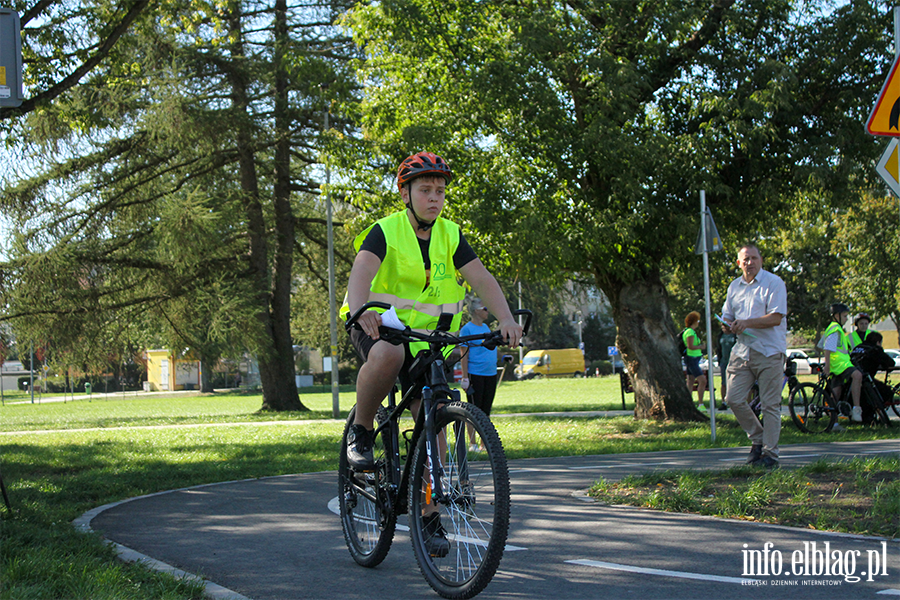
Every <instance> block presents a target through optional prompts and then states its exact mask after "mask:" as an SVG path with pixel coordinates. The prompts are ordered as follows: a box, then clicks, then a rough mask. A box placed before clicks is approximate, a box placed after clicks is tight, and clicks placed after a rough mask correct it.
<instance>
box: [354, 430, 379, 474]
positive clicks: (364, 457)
mask: <svg viewBox="0 0 900 600" xmlns="http://www.w3.org/2000/svg"><path fill="white" fill-rule="evenodd" d="M347 462H348V463H350V466H351V467H352V468H353V469H356V470H357V471H371V470H372V469H374V468H375V456H374V455H373V454H372V432H371V431H369V430H368V429H366V426H365V425H357V424H355V423H354V424H353V425H351V426H350V431H349V432H348V433H347Z"/></svg>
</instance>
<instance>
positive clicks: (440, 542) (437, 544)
mask: <svg viewBox="0 0 900 600" xmlns="http://www.w3.org/2000/svg"><path fill="white" fill-rule="evenodd" d="M422 523H423V525H424V527H423V529H424V532H425V549H426V550H428V554H429V555H430V556H434V557H436V558H444V557H445V556H447V554H449V553H450V542H449V541H447V531H446V530H445V529H444V526H443V525H441V513H433V514H430V515H426V516H424V517H422Z"/></svg>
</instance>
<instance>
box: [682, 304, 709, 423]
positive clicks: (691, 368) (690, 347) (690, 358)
mask: <svg viewBox="0 0 900 600" xmlns="http://www.w3.org/2000/svg"><path fill="white" fill-rule="evenodd" d="M699 326H700V313H698V312H697V311H696V310H695V311H693V312H691V313H689V314H688V316H686V317H685V318H684V331H682V332H681V337H682V338H683V339H684V348H685V351H684V368H685V369H686V370H687V389H688V394H690V395H691V396H693V395H694V382H695V381H696V382H697V408H699V409H700V410H706V407H705V406H703V394H704V393H706V375H704V374H703V370H702V369H701V368H700V359H701V358H703V346H701V345H700V336H698V335H697V327H699Z"/></svg>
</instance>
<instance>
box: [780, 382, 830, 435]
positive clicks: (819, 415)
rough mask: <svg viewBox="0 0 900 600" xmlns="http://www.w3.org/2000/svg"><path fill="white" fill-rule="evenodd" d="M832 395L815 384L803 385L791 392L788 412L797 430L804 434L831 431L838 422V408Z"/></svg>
mask: <svg viewBox="0 0 900 600" xmlns="http://www.w3.org/2000/svg"><path fill="white" fill-rule="evenodd" d="M830 396H831V394H830V393H829V392H827V391H825V390H824V389H822V388H821V387H819V386H818V385H816V384H814V383H801V384H800V385H798V386H797V387H796V388H794V389H793V391H791V395H790V396H789V398H788V410H789V411H790V413H791V420H792V421H793V422H794V425H796V426H797V429H799V430H800V431H802V432H804V433H825V432H827V431H831V429H832V428H833V427H834V424H835V423H836V422H837V408H836V407H835V405H834V402H833V401H832V400H831V397H830Z"/></svg>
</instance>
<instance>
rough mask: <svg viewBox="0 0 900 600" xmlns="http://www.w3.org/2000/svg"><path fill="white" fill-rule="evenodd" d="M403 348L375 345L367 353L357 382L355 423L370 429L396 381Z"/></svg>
mask: <svg viewBox="0 0 900 600" xmlns="http://www.w3.org/2000/svg"><path fill="white" fill-rule="evenodd" d="M403 359H404V352H403V346H394V345H393V344H389V343H387V342H383V341H380V342H377V343H376V344H375V345H374V346H372V349H371V350H369V357H368V359H367V360H366V363H365V364H364V365H363V366H362V367H361V368H360V370H359V376H358V377H357V379H356V417H355V419H354V421H353V422H354V423H356V424H357V425H364V426H365V427H366V429H372V425H373V423H374V422H375V413H377V412H378V407H379V406H381V402H382V401H383V400H384V399H385V397H387V395H388V392H390V391H391V388H392V387H393V386H394V382H395V381H397V375H398V374H399V373H400V367H402V366H403Z"/></svg>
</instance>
